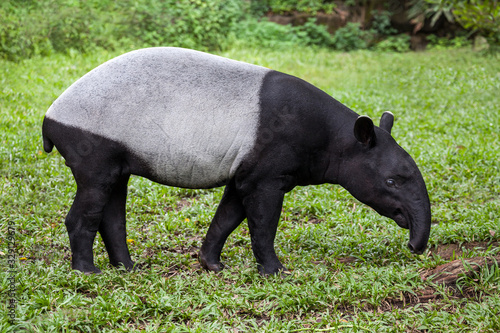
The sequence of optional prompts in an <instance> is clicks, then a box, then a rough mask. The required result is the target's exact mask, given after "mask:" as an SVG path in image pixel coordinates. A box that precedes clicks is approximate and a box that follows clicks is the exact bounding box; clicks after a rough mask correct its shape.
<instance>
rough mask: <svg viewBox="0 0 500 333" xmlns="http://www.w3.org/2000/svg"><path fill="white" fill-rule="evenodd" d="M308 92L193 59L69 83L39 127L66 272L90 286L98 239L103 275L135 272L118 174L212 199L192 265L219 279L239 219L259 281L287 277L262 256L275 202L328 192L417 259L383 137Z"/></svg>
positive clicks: (422, 189) (398, 165)
mask: <svg viewBox="0 0 500 333" xmlns="http://www.w3.org/2000/svg"><path fill="white" fill-rule="evenodd" d="M393 121H394V116H393V115H392V114H391V113H390V112H385V113H383V114H382V117H381V120H380V124H379V126H375V125H374V124H373V121H372V120H371V119H370V118H369V117H367V116H359V115H358V114H357V113H355V112H354V111H352V110H351V109H349V108H348V107H346V106H344V105H343V104H341V103H340V102H338V101H337V100H335V99H334V98H332V97H331V96H330V95H328V94H327V93H325V92H323V91H322V90H320V89H318V88H316V87H315V86H313V85H311V84H309V83H307V82H305V81H303V80H301V79H299V78H297V77H294V76H291V75H288V74H284V73H281V72H278V71H275V70H271V69H268V68H265V67H260V66H256V65H252V64H247V63H244V62H239V61H235V60H230V59H226V58H223V57H220V56H215V55H211V54H207V53H203V52H199V51H194V50H188V49H182V48H173V47H156V48H146V49H141V50H136V51H132V52H129V53H126V54H123V55H121V56H118V57H116V58H114V59H111V60H109V61H107V62H105V63H104V64H102V65H100V66H98V67H97V68H95V69H93V70H92V71H90V72H89V73H87V74H86V75H84V76H83V77H82V78H80V79H79V80H77V81H76V82H75V83H73V84H72V85H71V86H70V87H69V88H68V89H67V90H66V91H64V92H63V93H62V94H61V95H60V96H59V97H58V98H57V99H56V100H55V101H54V103H53V104H52V105H51V106H50V108H49V109H48V111H47V113H46V114H45V117H44V120H43V125H42V132H43V133H42V134H43V146H44V150H45V151H46V152H50V151H52V149H53V147H54V146H56V147H57V149H58V151H59V152H60V154H61V155H62V156H63V157H64V159H65V161H66V165H67V166H69V167H70V168H71V171H72V173H73V176H74V178H75V181H76V185H77V190H76V195H75V199H74V202H73V204H72V206H71V209H70V210H69V213H68V215H67V217H66V220H65V225H66V228H67V231H68V235H69V242H70V247H71V252H72V268H73V269H75V270H78V271H82V272H85V273H92V272H94V273H99V272H100V270H99V268H97V267H96V266H95V265H94V260H93V250H92V247H93V242H94V238H95V236H96V233H97V232H99V233H100V235H101V236H102V239H103V241H104V244H105V247H106V250H107V252H108V255H109V259H110V263H111V264H112V265H114V266H120V265H123V266H124V267H125V268H126V269H128V270H130V269H133V268H134V262H133V261H132V259H131V257H130V254H129V250H128V247H127V242H126V228H125V225H126V222H125V215H126V214H125V212H126V209H125V203H126V197H127V183H128V181H129V178H130V176H131V175H138V176H142V177H146V178H148V179H150V180H152V181H154V182H157V183H161V184H164V185H168V186H176V187H182V188H196V189H202V188H205V189H206V188H214V187H219V186H225V189H224V194H223V196H222V199H221V201H220V204H219V206H218V208H217V210H216V212H215V216H214V217H213V219H212V221H211V224H210V226H209V228H208V231H207V234H206V237H205V239H204V241H203V243H202V246H201V249H200V253H199V260H200V262H201V264H202V266H203V267H205V268H206V269H208V270H211V271H216V272H217V271H220V270H221V269H223V267H224V266H223V264H222V263H221V260H220V256H221V251H222V248H223V246H224V243H225V241H226V239H227V237H228V236H229V234H231V232H232V231H233V230H235V228H236V227H237V226H238V225H239V224H240V223H241V222H242V221H243V220H245V219H247V221H248V228H249V231H250V235H251V245H252V250H253V253H254V255H255V258H256V260H257V263H258V270H259V272H260V273H261V274H263V275H267V274H276V273H279V272H286V268H285V267H284V266H283V265H282V264H281V262H280V260H279V259H278V257H277V255H276V253H275V250H274V239H275V236H276V231H277V227H278V221H279V219H280V213H281V210H282V204H283V199H284V195H285V193H287V192H289V191H291V190H292V189H293V188H294V187H296V186H304V185H314V184H322V183H331V184H339V185H340V186H342V187H344V188H345V189H346V190H347V191H349V192H350V193H351V194H352V195H353V196H354V197H355V198H357V199H358V200H359V201H361V202H363V203H365V204H367V205H369V206H370V207H372V208H373V209H375V210H376V211H377V212H378V213H379V214H381V215H383V216H386V217H389V218H391V219H393V220H394V221H395V222H396V223H397V224H398V225H399V226H400V227H402V228H406V229H409V231H410V235H409V243H408V247H409V249H410V250H411V251H412V252H414V253H422V252H423V251H424V249H425V248H426V245H427V242H428V239H429V233H430V226H431V209H430V203H429V197H428V193H427V189H426V185H425V182H424V179H423V177H422V175H421V173H420V171H419V169H418V167H417V165H416V163H415V162H414V160H413V159H412V158H411V156H410V155H409V154H408V153H407V152H406V151H405V150H403V149H402V148H401V147H400V146H399V145H398V144H397V143H396V141H395V140H394V139H393V138H392V136H391V128H392V126H393Z"/></svg>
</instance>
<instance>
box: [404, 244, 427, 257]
mask: <svg viewBox="0 0 500 333" xmlns="http://www.w3.org/2000/svg"><path fill="white" fill-rule="evenodd" d="M418 246H420V247H418ZM426 247H427V242H425V244H424V245H423V246H422V245H421V244H418V245H417V246H415V245H414V244H413V242H412V241H409V242H408V248H409V249H410V252H411V253H413V254H422V253H424V251H425V248H426Z"/></svg>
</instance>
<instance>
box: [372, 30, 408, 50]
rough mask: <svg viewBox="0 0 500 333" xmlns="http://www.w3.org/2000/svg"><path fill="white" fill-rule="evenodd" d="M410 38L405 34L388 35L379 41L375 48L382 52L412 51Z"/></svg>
mask: <svg viewBox="0 0 500 333" xmlns="http://www.w3.org/2000/svg"><path fill="white" fill-rule="evenodd" d="M410 38H411V37H410V36H408V35H405V34H400V35H396V36H388V37H387V38H386V39H384V40H382V41H381V42H379V43H378V44H377V45H376V46H375V49H376V50H377V51H382V52H408V51H410Z"/></svg>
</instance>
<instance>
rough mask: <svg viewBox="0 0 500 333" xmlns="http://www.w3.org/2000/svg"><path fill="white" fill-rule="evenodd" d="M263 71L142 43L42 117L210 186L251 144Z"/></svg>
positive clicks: (180, 182)
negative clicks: (137, 49)
mask: <svg viewBox="0 0 500 333" xmlns="http://www.w3.org/2000/svg"><path fill="white" fill-rule="evenodd" d="M268 72H269V70H268V69H266V68H263V67H258V66H254V65H250V64H246V63H242V62H238V61H234V60H229V59H225V58H222V57H217V56H213V55H209V54H206V53H202V52H197V51H192V50H186V49H180V48H150V49H143V50H139V51H134V52H130V53H127V54H125V55H122V56H120V57H117V58H115V59H112V60H110V61H108V62H107V63H104V64H103V65H101V66H99V67H97V68H96V69H94V70H92V71H91V72H89V73H88V74H86V75H85V76H83V77H82V78H81V79H80V80H78V81H77V82H75V83H74V84H73V85H72V86H71V87H70V88H68V89H67V90H66V91H65V92H64V93H63V94H62V95H61V96H60V97H59V98H58V99H57V100H56V101H55V102H54V104H53V105H52V106H51V107H50V109H49V110H48V111H47V114H46V118H48V119H51V120H52V121H55V122H57V123H60V124H61V125H62V126H71V127H76V128H79V129H81V130H83V131H87V132H90V133H93V134H96V135H99V136H102V137H104V138H106V139H109V140H112V141H116V142H118V143H120V144H122V145H123V146H125V147H127V149H128V150H129V151H130V152H131V153H133V154H135V155H136V156H137V157H139V158H141V159H142V160H144V161H145V162H146V163H147V164H148V165H147V166H148V168H149V169H150V170H154V175H153V178H155V180H157V181H160V182H163V183H165V184H168V185H174V186H183V187H210V186H214V185H217V184H219V183H220V182H223V181H224V180H226V179H228V178H230V177H231V176H232V175H233V174H234V172H235V170H236V168H237V167H238V166H239V163H240V162H241V160H242V159H243V158H244V156H245V155H246V154H247V153H248V152H249V151H250V150H251V148H252V147H253V145H254V142H255V135H256V131H257V125H258V120H259V111H260V110H259V93H260V88H261V85H262V82H263V79H264V76H265V75H266V74H267V73H268ZM54 143H55V144H56V146H57V145H58V144H57V142H54Z"/></svg>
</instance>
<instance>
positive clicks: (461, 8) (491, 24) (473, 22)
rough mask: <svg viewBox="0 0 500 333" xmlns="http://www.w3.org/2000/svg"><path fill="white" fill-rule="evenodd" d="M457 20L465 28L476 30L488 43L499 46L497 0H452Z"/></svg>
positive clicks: (499, 22)
mask: <svg viewBox="0 0 500 333" xmlns="http://www.w3.org/2000/svg"><path fill="white" fill-rule="evenodd" d="M453 3H454V10H453V14H454V15H455V17H456V19H457V21H458V22H459V23H460V24H461V25H462V26H463V27H464V28H466V29H471V30H473V31H477V32H478V33H480V34H481V35H483V36H484V37H486V38H487V39H488V42H489V43H490V45H492V46H494V47H495V48H497V49H498V48H499V47H500V4H499V3H498V1H497V0H469V1H458V0H453Z"/></svg>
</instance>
